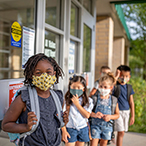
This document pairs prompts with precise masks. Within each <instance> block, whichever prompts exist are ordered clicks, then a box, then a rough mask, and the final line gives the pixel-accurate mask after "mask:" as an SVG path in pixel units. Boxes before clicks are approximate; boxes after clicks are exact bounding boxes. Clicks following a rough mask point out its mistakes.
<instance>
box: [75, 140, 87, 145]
mask: <svg viewBox="0 0 146 146" xmlns="http://www.w3.org/2000/svg"><path fill="white" fill-rule="evenodd" d="M84 144H85V142H81V141H77V142H76V144H75V146H84Z"/></svg>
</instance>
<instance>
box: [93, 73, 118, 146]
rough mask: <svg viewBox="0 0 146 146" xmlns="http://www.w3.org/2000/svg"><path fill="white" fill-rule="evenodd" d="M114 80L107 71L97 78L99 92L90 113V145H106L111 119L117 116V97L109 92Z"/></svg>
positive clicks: (111, 128) (110, 133)
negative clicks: (92, 110)
mask: <svg viewBox="0 0 146 146" xmlns="http://www.w3.org/2000/svg"><path fill="white" fill-rule="evenodd" d="M115 82H116V79H115V77H114V76H113V74H112V73H107V74H105V75H104V76H103V77H101V78H100V80H99V87H98V90H99V93H98V96H97V98H96V99H94V109H95V110H94V112H92V113H91V136H92V141H91V146H97V145H98V141H99V139H100V146H106V145H107V142H108V140H110V139H111V135H112V131H113V127H112V124H113V120H115V119H117V118H119V108H118V103H117V98H116V97H114V96H111V95H110V93H111V91H112V89H113V86H114V84H115Z"/></svg>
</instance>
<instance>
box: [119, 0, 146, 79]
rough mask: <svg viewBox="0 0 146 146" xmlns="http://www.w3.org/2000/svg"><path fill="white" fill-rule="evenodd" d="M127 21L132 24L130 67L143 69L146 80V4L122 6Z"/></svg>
mask: <svg viewBox="0 0 146 146" xmlns="http://www.w3.org/2000/svg"><path fill="white" fill-rule="evenodd" d="M122 8H123V11H124V14H125V19H126V21H127V22H132V24H133V26H130V25H129V27H130V29H131V30H132V33H131V35H133V36H135V39H134V40H132V41H131V48H132V49H131V51H130V65H131V66H132V68H136V67H138V68H143V70H144V71H143V78H144V79H145V80H146V9H145V8H146V3H141V4H126V5H123V6H122ZM134 24H135V25H134Z"/></svg>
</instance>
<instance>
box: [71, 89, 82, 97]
mask: <svg viewBox="0 0 146 146" xmlns="http://www.w3.org/2000/svg"><path fill="white" fill-rule="evenodd" d="M70 93H71V94H72V95H75V96H76V94H77V95H78V97H80V96H81V95H82V94H83V90H82V89H70Z"/></svg>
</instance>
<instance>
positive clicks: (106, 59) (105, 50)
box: [95, 16, 114, 80]
mask: <svg viewBox="0 0 146 146" xmlns="http://www.w3.org/2000/svg"><path fill="white" fill-rule="evenodd" d="M113 25H114V24H113V20H112V19H111V18H110V17H109V16H97V19H96V46H95V47H96V48H95V80H97V79H98V78H99V77H100V74H99V73H100V68H101V66H103V65H106V66H109V67H110V68H112V53H113V28H114V26H113Z"/></svg>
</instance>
